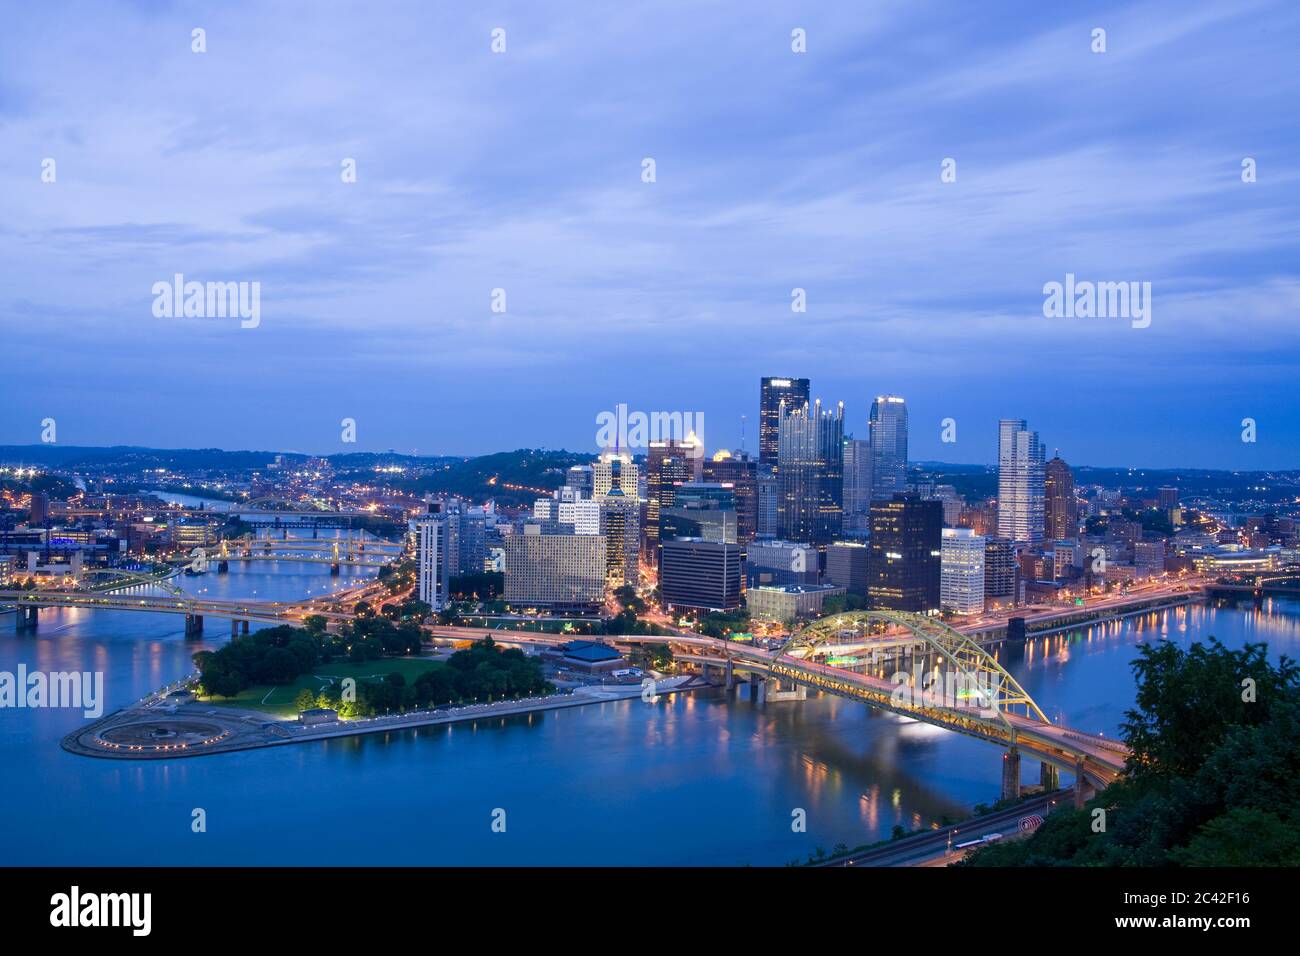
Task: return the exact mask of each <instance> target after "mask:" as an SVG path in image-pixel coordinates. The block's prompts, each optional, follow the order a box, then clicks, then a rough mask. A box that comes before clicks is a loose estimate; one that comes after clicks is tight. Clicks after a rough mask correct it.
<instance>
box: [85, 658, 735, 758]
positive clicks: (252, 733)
mask: <svg viewBox="0 0 1300 956" xmlns="http://www.w3.org/2000/svg"><path fill="white" fill-rule="evenodd" d="M710 686H712V685H710V684H709V683H708V682H707V681H705V680H703V679H701V678H700V677H698V676H696V675H688V676H684V677H670V678H667V679H665V680H661V681H659V682H658V683H657V685H656V687H655V690H656V695H664V696H666V695H671V694H676V693H684V692H688V691H692V690H696V689H699V688H702V687H710ZM641 694H642V688H641V685H640V684H631V685H623V684H598V685H595V686H591V687H581V688H578V689H576V690H574V691H573V692H571V693H565V694H552V695H550V696H547V697H534V698H528V699H525V700H514V701H498V702H496V703H491V704H469V705H465V706H462V707H449V708H445V709H439V710H428V711H415V712H412V713H407V714H390V715H385V716H381V717H367V718H361V719H357V720H346V721H344V720H339V721H333V722H331V723H328V724H317V725H311V726H307V725H303V724H300V723H298V722H297V721H296V720H283V719H282V720H275V719H268V715H267V714H266V713H259V712H255V711H248V710H239V709H236V708H224V707H223V708H214V707H212V706H211V705H209V704H204V703H194V702H191V703H185V704H179V705H171V704H169V703H168V702H167V701H168V698H167V697H166V695H153V696H150V697H148V698H146V699H145V700H144V701H141V702H140V703H137V704H133V705H131V706H129V707H125V708H123V709H121V710H118V711H115V712H114V713H112V714H109V715H108V716H106V717H103V718H101V719H99V720H97V721H95V722H94V723H92V724H89V725H87V726H86V727H83V728H81V729H79V730H77V731H74V732H73V733H70V734H68V735H67V736H65V737H64V738H63V740H62V741H61V742H60V746H62V748H63V749H64V750H66V751H68V752H69V753H74V754H79V755H81V756H84V757H102V758H108V759H118V760H165V759H170V758H175V757H200V756H205V755H210V754H219V753H233V752H237V751H241V750H253V749H258V748H262V747H275V746H279V745H281V744H293V743H309V742H312V741H319V740H332V739H335V738H338V737H355V736H360V735H364V734H378V733H389V732H391V731H394V730H411V729H415V728H419V727H437V726H442V725H445V724H457V723H464V722H466V721H474V720H483V719H487V718H498V717H502V718H504V717H518V716H523V715H527V714H535V713H541V712H544V711H548V710H560V709H564V708H569V707H585V706H587V705H589V704H601V703H606V702H609V701H619V700H632V699H636V698H638V697H640V696H641ZM656 699H657V697H656Z"/></svg>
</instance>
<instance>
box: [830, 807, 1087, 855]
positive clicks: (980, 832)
mask: <svg viewBox="0 0 1300 956" xmlns="http://www.w3.org/2000/svg"><path fill="white" fill-rule="evenodd" d="M1073 799H1074V793H1073V790H1072V789H1069V788H1067V789H1065V790H1054V791H1052V792H1051V793H1048V794H1043V795H1041V796H1037V797H1032V798H1030V799H1028V800H1026V801H1024V802H1023V803H1020V804H1017V805H1016V806H1014V807H1011V808H1009V809H1006V810H999V811H996V812H995V813H987V814H985V815H984V816H982V817H977V818H975V819H971V820H964V821H963V822H961V823H957V824H954V825H953V826H949V827H939V828H938V829H937V830H927V831H925V832H924V833H914V834H912V835H911V836H906V837H902V838H901V839H898V840H891V841H890V842H889V843H886V844H884V845H882V846H878V847H873V848H872V849H869V850H864V851H862V852H861V853H854V854H851V855H850V856H848V857H847V858H841V859H838V860H833V861H828V862H826V863H822V864H820V865H821V866H946V865H948V864H949V863H955V862H956V861H958V860H960V859H962V858H963V857H964V856H966V854H967V853H968V852H969V851H968V850H955V849H954V850H953V851H952V852H949V838H950V837H951V840H952V846H953V847H956V846H957V844H959V843H965V842H966V841H968V840H978V839H979V838H980V837H983V836H987V835H988V834H991V833H1001V834H1002V835H1003V836H1002V839H1004V840H1009V839H1011V838H1012V837H1014V836H1016V835H1017V834H1018V833H1019V832H1020V819H1021V818H1022V817H1027V816H1031V815H1033V814H1037V815H1038V816H1041V817H1046V816H1047V814H1048V813H1049V812H1050V811H1051V809H1052V807H1053V806H1070V804H1071V803H1072V801H1073Z"/></svg>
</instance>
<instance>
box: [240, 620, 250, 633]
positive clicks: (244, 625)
mask: <svg viewBox="0 0 1300 956" xmlns="http://www.w3.org/2000/svg"><path fill="white" fill-rule="evenodd" d="M239 633H240V634H247V633H248V622H247V621H240V622H239Z"/></svg>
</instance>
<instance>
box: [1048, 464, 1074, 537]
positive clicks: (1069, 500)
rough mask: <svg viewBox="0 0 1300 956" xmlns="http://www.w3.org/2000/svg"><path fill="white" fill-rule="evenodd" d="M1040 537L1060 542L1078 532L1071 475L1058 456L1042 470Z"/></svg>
mask: <svg viewBox="0 0 1300 956" xmlns="http://www.w3.org/2000/svg"><path fill="white" fill-rule="evenodd" d="M1044 476H1045V477H1044V481H1043V495H1044V503H1043V536H1044V538H1045V540H1047V541H1063V540H1066V539H1068V538H1073V537H1075V536H1076V535H1077V534H1078V532H1079V502H1078V500H1077V499H1076V498H1075V496H1074V475H1073V474H1072V473H1071V472H1070V466H1069V465H1067V464H1066V463H1065V462H1063V461H1062V460H1061V456H1060V455H1059V454H1057V456H1056V457H1055V458H1053V459H1052V460H1051V461H1049V462H1048V463H1047V465H1046V467H1045V469H1044Z"/></svg>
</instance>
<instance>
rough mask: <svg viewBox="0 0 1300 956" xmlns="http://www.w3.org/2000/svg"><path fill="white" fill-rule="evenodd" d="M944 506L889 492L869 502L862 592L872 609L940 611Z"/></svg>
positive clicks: (914, 496) (908, 495)
mask: <svg viewBox="0 0 1300 956" xmlns="http://www.w3.org/2000/svg"><path fill="white" fill-rule="evenodd" d="M942 531H943V505H942V504H940V503H939V502H938V501H926V500H924V499H922V498H919V497H917V496H916V495H910V494H897V493H896V494H894V495H893V497H891V498H889V499H888V500H885V499H882V498H877V499H876V500H875V501H873V502H871V544H870V547H871V553H870V555H869V557H868V559H867V578H868V580H867V597H868V598H869V600H870V601H871V606H872V607H873V608H884V609H887V610H891V611H917V612H921V613H925V612H928V611H937V610H939V575H940V567H941V563H940V558H941V550H940V548H941V541H942V538H941V533H942Z"/></svg>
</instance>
